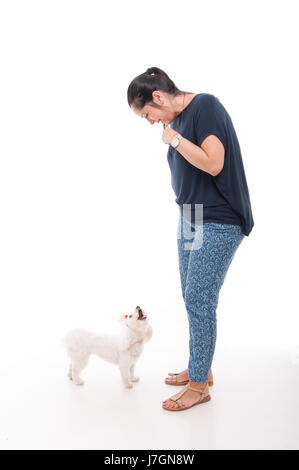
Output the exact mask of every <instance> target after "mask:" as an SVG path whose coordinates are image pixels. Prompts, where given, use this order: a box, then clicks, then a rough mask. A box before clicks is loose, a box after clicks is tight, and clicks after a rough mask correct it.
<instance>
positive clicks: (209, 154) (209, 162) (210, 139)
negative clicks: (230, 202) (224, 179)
mask: <svg viewBox="0 0 299 470" xmlns="http://www.w3.org/2000/svg"><path fill="white" fill-rule="evenodd" d="M176 150H177V151H178V152H179V153H180V154H181V155H182V156H183V157H184V158H185V159H186V160H187V161H188V162H189V163H191V165H193V166H195V167H196V168H199V169H200V170H202V171H205V172H206V173H209V174H210V175H212V176H217V175H218V174H219V173H220V172H221V171H222V169H223V165H224V155H225V149H224V146H223V144H222V142H221V141H220V139H218V137H216V135H212V134H211V135H208V136H207V137H206V138H205V140H204V141H203V142H202V144H201V146H200V147H198V145H195V144H193V143H192V142H190V140H188V139H185V138H184V137H183V138H182V139H181V140H180V142H179V144H178V145H177V147H176Z"/></svg>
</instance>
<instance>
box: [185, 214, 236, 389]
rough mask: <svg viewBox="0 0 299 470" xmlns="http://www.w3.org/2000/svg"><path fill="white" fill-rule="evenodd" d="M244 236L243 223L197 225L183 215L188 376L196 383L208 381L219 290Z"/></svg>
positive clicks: (212, 353)
mask: <svg viewBox="0 0 299 470" xmlns="http://www.w3.org/2000/svg"><path fill="white" fill-rule="evenodd" d="M244 237H245V235H244V234H243V233H242V231H241V227H240V226H239V225H229V224H220V223H218V222H217V223H216V222H204V224H202V223H201V224H197V225H195V222H191V221H190V220H188V219H186V218H184V216H183V215H182V214H181V213H180V215H179V222H178V232H177V243H178V257H179V269H180V279H181V287H182V294H183V299H184V302H185V306H186V310H187V314H188V320H189V364H188V375H189V379H190V380H192V381H194V382H207V380H208V375H209V371H210V368H211V365H212V360H213V355H214V351H215V345H216V332H217V318H216V309H217V305H218V297H219V291H220V289H221V286H222V284H223V281H224V279H225V275H226V273H227V270H228V268H229V266H230V264H231V262H232V259H233V257H234V255H235V253H236V250H237V248H238V246H239V245H240V243H241V242H242V240H243V238H244ZM190 240H191V241H190Z"/></svg>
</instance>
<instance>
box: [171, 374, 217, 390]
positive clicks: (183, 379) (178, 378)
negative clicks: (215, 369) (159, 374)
mask: <svg viewBox="0 0 299 470" xmlns="http://www.w3.org/2000/svg"><path fill="white" fill-rule="evenodd" d="M168 375H170V377H166V378H165V380H166V381H167V382H171V381H172V378H171V377H172V376H173V375H175V374H174V373H173V372H168ZM186 380H189V377H188V369H186V370H183V372H180V373H179V374H177V376H176V381H177V382H176V383H177V384H178V385H179V384H180V382H186ZM208 382H210V383H213V374H212V369H210V372H209V377H208ZM188 393H189V392H188Z"/></svg>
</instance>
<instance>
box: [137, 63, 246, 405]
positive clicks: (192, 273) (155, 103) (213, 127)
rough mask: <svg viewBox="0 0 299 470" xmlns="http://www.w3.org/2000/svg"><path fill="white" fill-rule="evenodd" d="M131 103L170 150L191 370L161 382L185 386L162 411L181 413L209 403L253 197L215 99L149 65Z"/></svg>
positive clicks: (224, 114) (225, 116) (235, 143)
mask: <svg viewBox="0 0 299 470" xmlns="http://www.w3.org/2000/svg"><path fill="white" fill-rule="evenodd" d="M128 104H129V106H130V108H131V109H132V110H133V111H134V112H135V113H136V114H137V115H138V116H140V117H142V118H145V119H146V120H147V121H148V122H149V123H150V124H154V123H159V122H162V123H163V125H164V131H163V135H162V140H163V142H164V143H165V144H167V145H169V148H168V154H167V159H168V163H169V166H170V170H171V178H172V179H171V181H172V187H173V189H174V192H175V195H176V200H175V201H176V203H177V204H178V206H179V224H178V233H177V239H178V241H177V243H178V259H179V269H180V279H181V287H182V294H183V299H184V302H185V306H186V310H187V315H188V320H189V336H190V338H189V364H188V369H186V370H185V371H183V372H181V373H179V374H173V373H169V374H168V375H169V376H170V377H167V378H166V379H165V382H166V383H168V384H170V385H185V384H186V386H185V387H184V388H183V389H182V390H181V391H180V392H179V393H178V394H176V395H174V396H172V397H171V398H169V399H168V400H165V401H164V402H163V404H162V406H163V408H164V409H165V410H171V411H181V410H186V409H188V408H190V407H192V406H194V405H196V404H200V403H204V402H206V401H209V400H210V399H211V397H210V394H209V385H210V386H211V385H212V384H213V376H212V371H211V365H212V360H213V355H214V351H215V344H216V326H217V325H216V323H217V319H216V308H217V305H218V297H219V291H220V288H221V286H222V284H223V281H224V278H225V275H226V273H227V270H228V268H229V266H230V263H231V261H232V259H233V257H234V255H235V252H236V250H237V248H238V246H239V245H240V243H241V242H242V240H243V238H244V236H245V235H246V236H248V235H249V233H250V232H251V230H252V227H253V225H254V221H253V217H252V211H251V203H250V197H249V192H248V187H247V182H246V176H245V171H244V167H243V162H242V156H241V151H240V146H239V142H238V139H237V135H236V133H235V130H234V127H233V123H232V121H231V118H230V116H229V114H228V113H227V111H226V109H225V108H224V106H223V105H222V104H221V103H220V101H219V99H218V98H216V97H215V96H214V95H212V94H208V93H199V94H196V93H191V92H184V91H181V90H179V89H178V88H177V87H176V86H175V84H174V83H173V81H172V80H171V79H170V78H169V77H168V75H167V74H166V73H165V72H164V71H163V70H161V69H159V68H157V67H152V68H149V69H147V71H146V72H145V73H143V74H141V75H139V76H137V77H136V78H135V79H134V80H133V81H132V82H131V83H130V85H129V88H128ZM182 229H183V234H182ZM187 235H188V236H187ZM191 237H193V241H192V243H190V241H188V240H190V238H191Z"/></svg>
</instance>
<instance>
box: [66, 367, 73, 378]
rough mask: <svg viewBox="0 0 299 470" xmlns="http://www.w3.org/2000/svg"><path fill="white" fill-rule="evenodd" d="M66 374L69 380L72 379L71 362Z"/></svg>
mask: <svg viewBox="0 0 299 470" xmlns="http://www.w3.org/2000/svg"><path fill="white" fill-rule="evenodd" d="M67 376H68V378H69V379H70V380H73V372H72V364H70V367H69V371H68V374H67Z"/></svg>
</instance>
